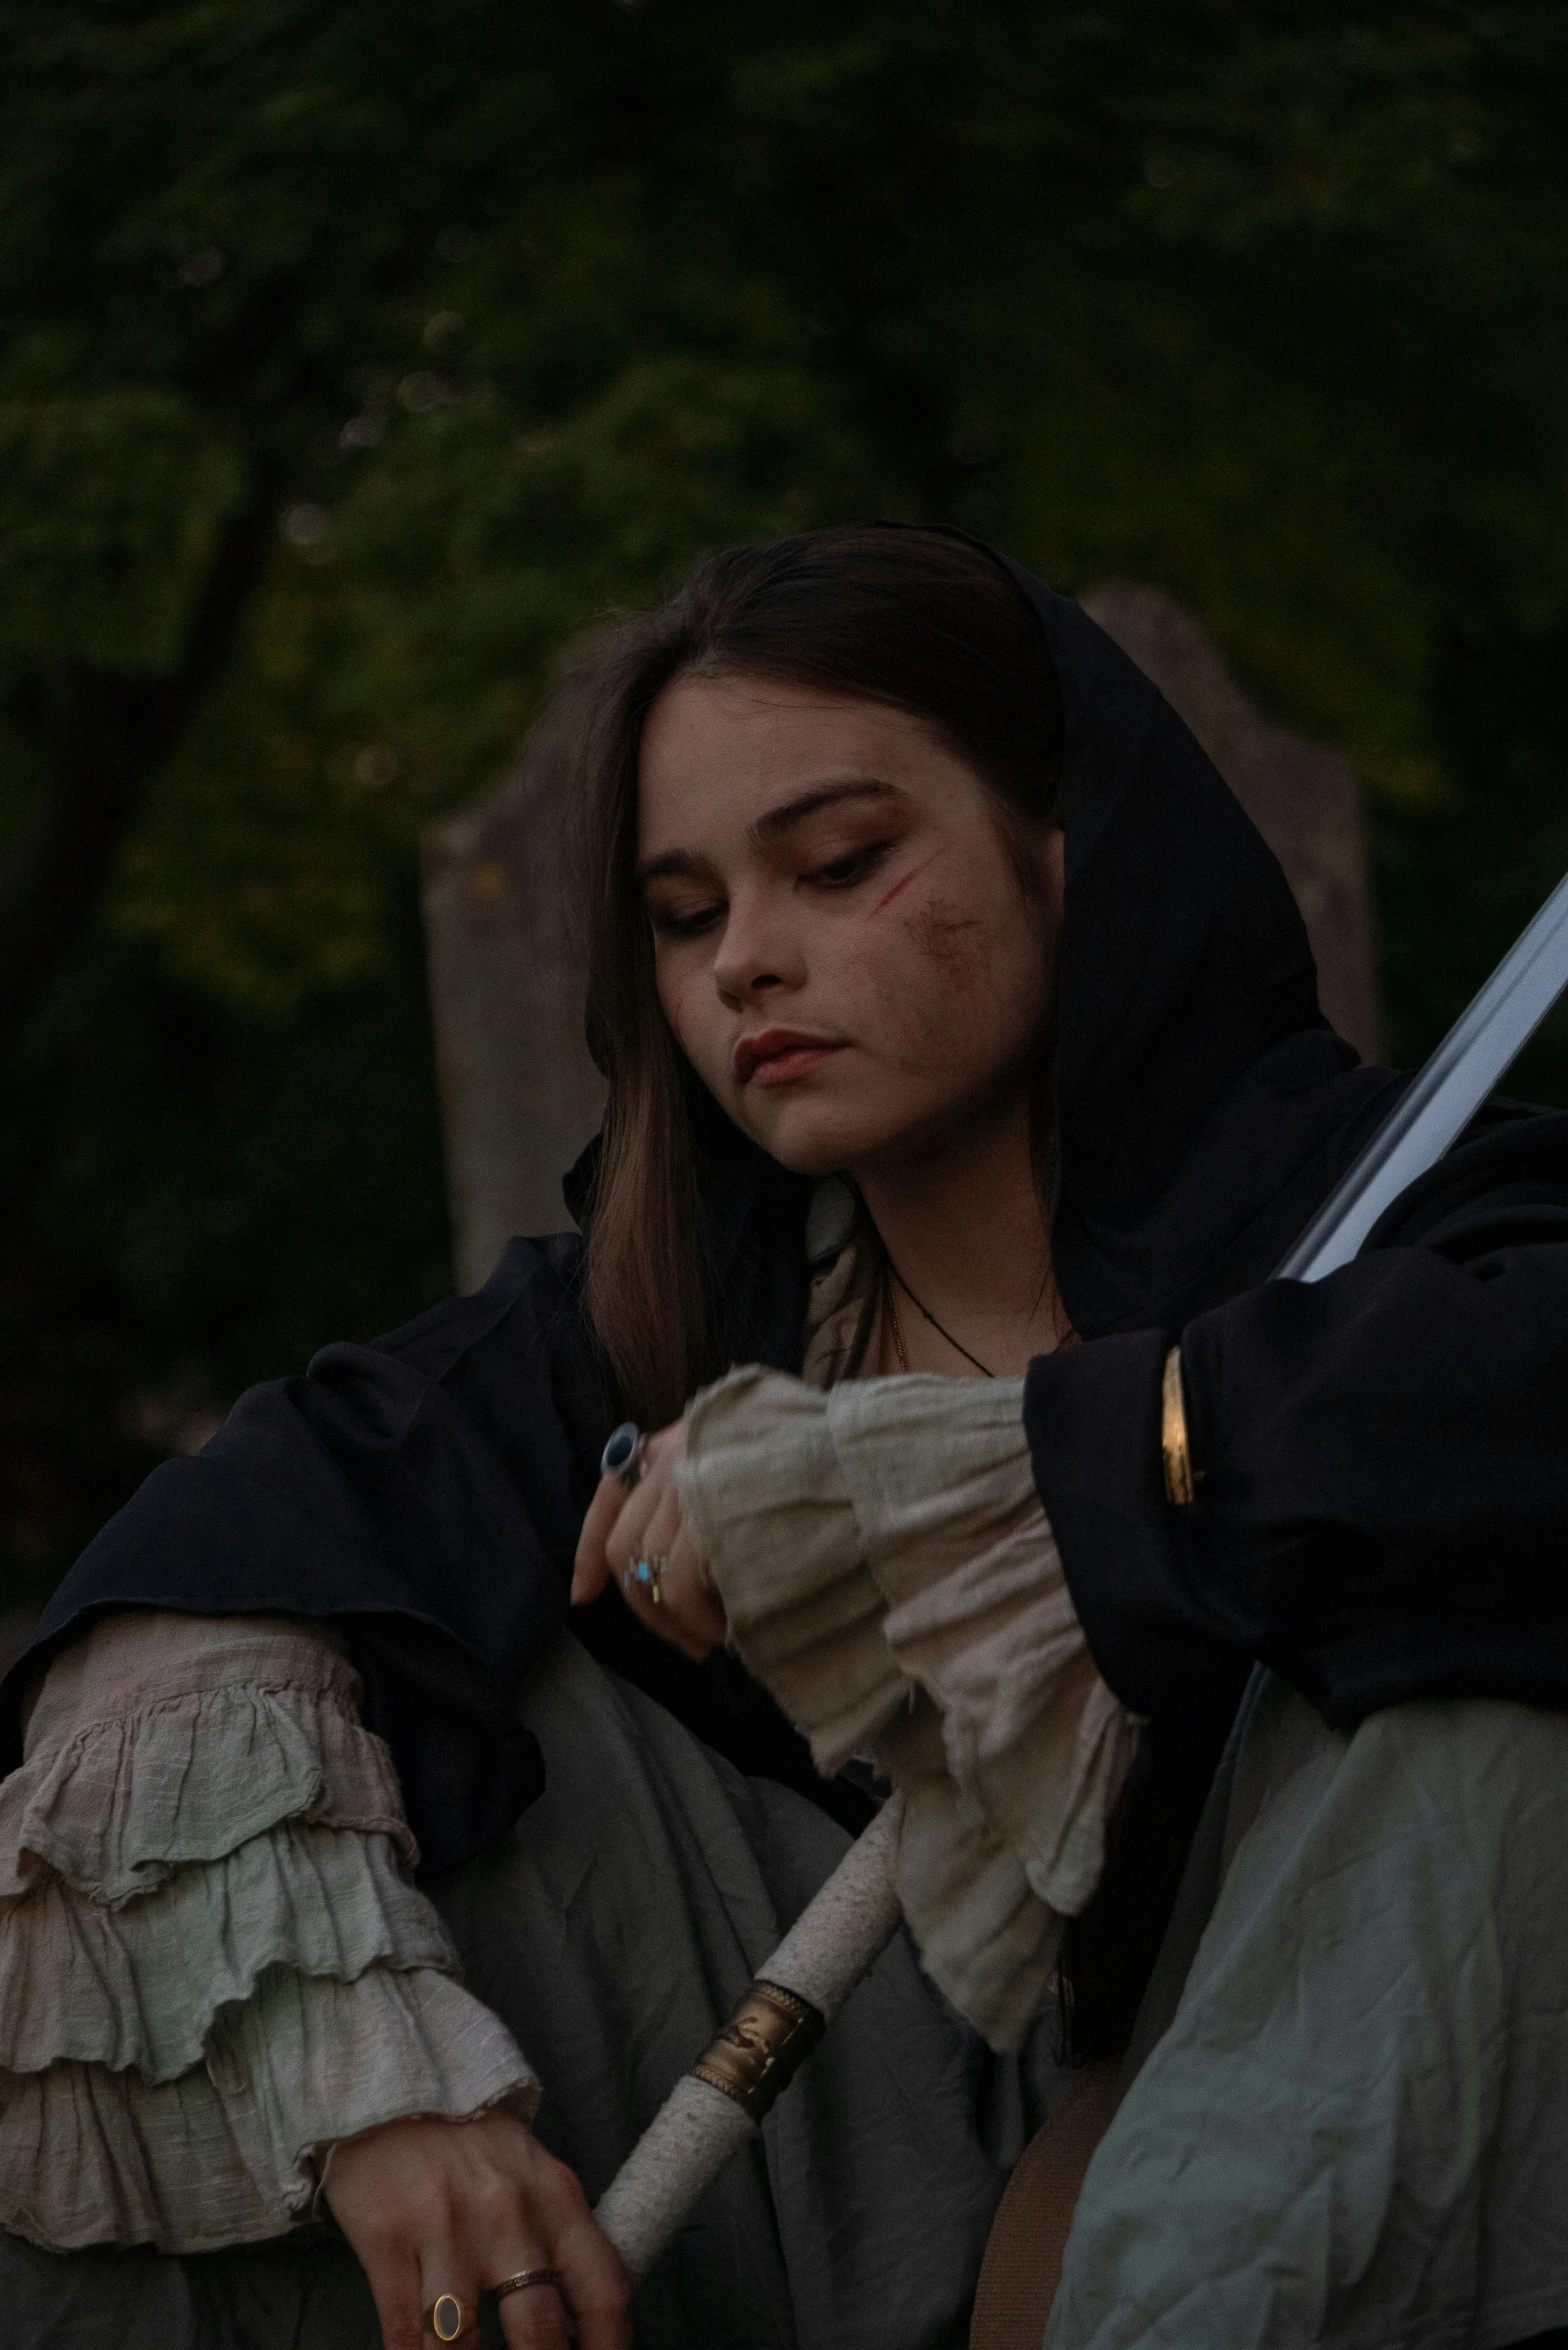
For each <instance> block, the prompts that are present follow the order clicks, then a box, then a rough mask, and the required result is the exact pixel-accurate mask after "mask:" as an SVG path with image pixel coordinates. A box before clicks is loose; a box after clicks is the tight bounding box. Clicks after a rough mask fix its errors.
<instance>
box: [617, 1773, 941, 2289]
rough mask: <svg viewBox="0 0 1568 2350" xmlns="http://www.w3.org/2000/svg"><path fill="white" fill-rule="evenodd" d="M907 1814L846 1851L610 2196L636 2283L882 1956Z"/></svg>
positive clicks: (894, 1811) (883, 1817) (893, 1911)
mask: <svg viewBox="0 0 1568 2350" xmlns="http://www.w3.org/2000/svg"><path fill="white" fill-rule="evenodd" d="M903 1808H904V1807H903V1799H902V1798H901V1797H900V1796H897V1795H895V1796H893V1797H892V1798H891V1799H890V1801H889V1802H887V1803H885V1804H884V1805H883V1807H882V1809H881V1811H880V1812H878V1814H877V1816H876V1818H875V1819H874V1820H873V1821H872V1823H871V1825H870V1827H869V1828H867V1829H866V1831H865V1833H864V1834H863V1835H862V1836H861V1837H859V1838H858V1840H857V1841H856V1842H855V1843H854V1844H852V1845H851V1846H850V1848H849V1850H848V1852H846V1853H845V1855H844V1858H843V1859H842V1860H841V1861H840V1862H839V1865H838V1867H837V1868H836V1869H835V1870H834V1872H833V1874H832V1876H831V1877H829V1879H828V1881H827V1883H826V1884H825V1885H824V1886H823V1887H822V1888H821V1890H820V1892H818V1893H817V1895H816V1897H815V1898H814V1899H813V1900H812V1901H811V1902H809V1903H808V1904H807V1906H806V1908H805V1909H803V1910H802V1911H801V1914H800V1916H799V1917H798V1918H797V1919H796V1921H795V1923H794V1925H793V1926H791V1928H790V1930H789V1932H788V1933H787V1934H786V1935H785V1937H784V1939H783V1941H782V1942H781V1943H780V1944H779V1946H778V1948H777V1950H775V1951H774V1953H773V1955H772V1957H771V1958H770V1959H768V1960H767V1962H766V1964H765V1965H764V1966H763V1968H762V1971H761V1973H760V1974H759V1975H758V1977H757V1979H756V1981H755V1982H753V1983H752V1984H751V1986H750V1987H749V1989H748V1990H747V1991H746V1992H745V1994H744V1995H743V1996H742V1998H741V1999H740V2001H739V2003H738V2004H737V2006H736V2009H735V2012H734V2014H733V2015H732V2016H731V2018H730V2020H729V2022H728V2023H727V2024H726V2025H725V2026H724V2029H723V2030H722V2031H721V2032H720V2033H719V2035H718V2037H717V2038H716V2039H715V2040H713V2041H712V2042H711V2043H710V2044H709V2046H708V2047H707V2048H706V2049H705V2050H704V2051H703V2053H702V2055H701V2056H700V2057H699V2058H698V2059H697V2062H696V2063H695V2064H694V2065H693V2066H692V2069H691V2071H690V2072H689V2073H683V2074H682V2076H681V2078H680V2079H679V2080H678V2081H677V2082H676V2084H675V2086H674V2088H673V2089H672V2090H671V2091H670V2094H669V2096H668V2097H667V2098H666V2099H665V2101H664V2103H663V2105H662V2106H661V2107H660V2109H659V2111H658V2113H657V2114H655V2116H654V2118H653V2120H652V2122H651V2123H650V2124H649V2126H648V2128H647V2129H646V2130H645V2131H644V2132H643V2134H642V2136H641V2138H639V2139H638V2141H637V2144H636V2145H635V2146H634V2147H633V2148H632V2151H631V2153H630V2154H629V2155H628V2156H627V2158H626V2161H625V2162H624V2163H623V2164H622V2166H621V2168H620V2170H619V2171H618V2172H617V2173H616V2176H615V2177H614V2178H613V2179H612V2180H611V2182H610V2184H609V2186H608V2187H607V2188H606V2189H605V2192H604V2195H603V2198H602V2200H601V2201H600V2203H599V2205H598V2209H597V2214H596V2216H597V2218H598V2221H599V2224H600V2226H601V2227H602V2228H603V2230H604V2232H605V2234H606V2235H607V2236H608V2237H609V2239H610V2241H611V2243H612V2244H613V2245H614V2246H615V2248H616V2250H617V2252H619V2254H620V2256H621V2258H622V2259H623V2260H624V2261H625V2263H626V2267H627V2270H628V2272H629V2274H630V2275H631V2276H632V2277H633V2278H634V2279H635V2278H638V2277H643V2276H646V2275H647V2273H648V2271H649V2269H650V2268H651V2267H652V2266H653V2264H654V2262H655V2261H656V2260H657V2259H658V2257H659V2255H660V2253H661V2252H662V2251H663V2250H664V2248H665V2246H666V2245H667V2244H668V2243H669V2242H670V2240H671V2238H672V2237H673V2236H674V2235H675V2233H676V2230H677V2229H678V2228H679V2227H680V2225H681V2222H682V2221H683V2220H684V2219H685V2217H686V2215H687V2213H688V2212H689V2211H690V2210H691V2209H692V2207H693V2205H694V2204H695V2203H696V2202H697V2201H698V2199H699V2198H700V2197H701V2196H702V2195H703V2194H704V2192H705V2191H706V2190H707V2188H708V2187H709V2186H711V2184H712V2183H713V2181H714V2180H715V2179H716V2178H717V2177H718V2175H719V2173H720V2171H721V2170H723V2168H724V2166H725V2165H726V2163H728V2162H729V2161H730V2160H731V2158H732V2157H733V2156H734V2155H736V2154H738V2153H739V2152H740V2150H741V2148H742V2147H743V2146H744V2145H746V2144H747V2142H748V2141H749V2140H750V2139H752V2138H754V2137H755V2136H756V2134H757V2132H758V2130H759V2129H760V2128H761V2127H762V2122H763V2119H764V2116H765V2115H766V2114H767V2113H768V2112H769V2111H770V2109H771V2107H772V2106H773V2104H774V2102H775V2100H776V2099H777V2097H778V2096H779V2094H780V2092H781V2091H782V2090H784V2089H786V2088H787V2087H788V2086H789V2084H790V2082H791V2081H792V2080H793V2079H794V2077H795V2074H796V2072H797V2070H798V2069H799V2067H800V2065H801V2063H802V2062H803V2061H804V2059H805V2058H806V2057H807V2056H809V2055H810V2053H811V2051H812V2049H813V2048H815V2047H816V2045H817V2042H818V2041H819V2040H820V2039H821V2037H822V2035H823V2033H824V2032H825V2031H826V2030H827V2028H828V2025H829V2024H830V2023H831V2022H832V2021H833V2018H834V2017H835V2016H836V2015H837V2013H838V2011H839V2009H840V2008H841V2007H842V2006H843V2004H844V2002H845V2000H846V1999H847V1998H848V1997H849V1994H850V1993H851V1991H853V1989H854V1988H855V1985H856V1984H857V1983H858V1982H859V1981H860V1978H861V1976H862V1975H864V1974H865V1973H866V1972H867V1971H868V1969H869V1968H870V1967H871V1966H872V1965H873V1964H874V1963H875V1961H876V1959H877V1957H878V1955H879V1953H880V1952H881V1951H882V1950H883V1949H884V1947H885V1946H886V1944H887V1942H888V1939H889V1937H890V1936H891V1934H892V1932H893V1929H894V1927H895V1926H896V1925H897V1924H898V1916H899V1909H898V1894H897V1892H896V1891H895V1890H894V1885H893V1862H894V1856H895V1854H896V1852H897V1850H898V1830H899V1821H900V1819H901V1817H902V1814H903Z"/></svg>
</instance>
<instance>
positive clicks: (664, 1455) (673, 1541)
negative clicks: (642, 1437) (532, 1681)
mask: <svg viewBox="0 0 1568 2350" xmlns="http://www.w3.org/2000/svg"><path fill="white" fill-rule="evenodd" d="M685 1449H686V1433H685V1430H684V1429H683V1427H682V1426H681V1423H680V1422H679V1421H678V1420H677V1421H676V1422H675V1423H674V1425H673V1426H672V1427H669V1428H661V1429H660V1430H659V1431H658V1433H657V1435H654V1436H650V1437H649V1438H648V1440H647V1446H646V1449H645V1451H644V1453H643V1473H642V1475H641V1477H640V1478H639V1479H638V1481H637V1483H636V1484H635V1485H634V1486H633V1487H632V1489H631V1491H630V1493H628V1492H627V1490H626V1488H625V1486H624V1485H623V1484H622V1483H621V1480H620V1478H619V1477H615V1476H611V1477H605V1478H602V1479H601V1480H600V1484H599V1490H598V1492H597V1493H596V1494H595V1495H594V1497H593V1501H592V1503H591V1504H590V1505H589V1510H588V1515H587V1517H586V1518H584V1520H583V1530H582V1533H581V1534H580V1536H579V1537H578V1542H577V1564H576V1570H575V1572H574V1574H573V1576H572V1604H573V1605H574V1606H575V1607H581V1606H582V1605H583V1604H584V1602H585V1601H587V1600H590V1599H597V1598H598V1596H599V1594H600V1592H601V1591H602V1590H603V1589H604V1587H605V1585H606V1583H608V1582H609V1581H610V1579H611V1577H612V1576H613V1577H614V1579H615V1581H616V1582H617V1583H618V1584H619V1586H620V1588H621V1591H622V1593H623V1595H624V1597H625V1600H626V1604H627V1606H628V1607H629V1608H630V1609H631V1610H632V1613H633V1614H634V1615H636V1616H639V1617H640V1618H641V1619H642V1621H643V1623H645V1624H646V1625H647V1627H648V1629H649V1631H650V1632H657V1633H658V1635H659V1637H660V1639H661V1640H668V1641H669V1642H670V1644H671V1646H672V1647H675V1648H678V1649H679V1650H680V1651H681V1654H682V1655H683V1656H689V1657H691V1658H692V1659H693V1661H694V1662H697V1661H700V1660H701V1659H702V1658H703V1657H705V1656H706V1655H707V1654H708V1652H709V1650H710V1649H714V1648H718V1647H721V1646H722V1645H723V1642H724V1639H725V1637H726V1632H727V1626H726V1624H725V1621H724V1610H723V1608H722V1607H721V1606H720V1605H719V1602H718V1597H717V1595H716V1593H715V1592H714V1589H713V1585H712V1584H711V1583H710V1582H709V1580H708V1571H707V1569H706V1567H705V1566H704V1565H703V1563H702V1560H701V1558H700V1557H699V1556H698V1554H697V1546H696V1544H695V1543H694V1542H693V1540H692V1538H691V1533H690V1530H689V1529H688V1527H687V1525H686V1523H685V1521H684V1519H683V1518H682V1516H681V1497H680V1495H679V1493H678V1492H677V1491H676V1489H675V1464H676V1462H677V1461H678V1460H679V1459H680V1457H681V1454H682V1453H683V1452H684V1451H685ZM643 1560H646V1561H647V1563H648V1565H649V1566H650V1567H651V1568H652V1569H653V1570H654V1574H653V1576H651V1577H650V1578H649V1579H648V1580H646V1581H643V1580H639V1579H638V1578H637V1577H636V1576H633V1575H631V1574H630V1573H629V1570H630V1569H631V1568H632V1567H633V1566H635V1565H636V1564H638V1563H639V1562H640V1561H643ZM655 1578H656V1579H655ZM655 1592H657V1593H658V1597H657V1598H655V1597H654V1594H655Z"/></svg>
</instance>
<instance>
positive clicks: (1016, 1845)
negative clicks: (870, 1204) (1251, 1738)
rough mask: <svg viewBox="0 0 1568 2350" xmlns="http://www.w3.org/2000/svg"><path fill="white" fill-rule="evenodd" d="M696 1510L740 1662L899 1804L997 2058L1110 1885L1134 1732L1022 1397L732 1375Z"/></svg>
mask: <svg viewBox="0 0 1568 2350" xmlns="http://www.w3.org/2000/svg"><path fill="white" fill-rule="evenodd" d="M686 1446H687V1450H686V1458H685V1460H684V1461H683V1462H682V1463H681V1465H680V1467H679V1469H678V1471H677V1477H678V1480H679V1484H680V1492H681V1502H682V1507H683V1510H684V1512H685V1514H686V1517H687V1520H688V1522H689V1524H690V1525H691V1528H692V1531H693V1533H694V1535H695V1537H696V1540H697V1542H698V1544H699V1546H700V1548H701V1550H702V1552H703V1555H704V1557H705V1558H706V1559H707V1560H708V1562H709V1565H710V1568H711V1571H712V1575H713V1579H714V1583H715V1586H716V1587H717V1589H718V1592H719V1594H720V1597H721V1598H722V1600H723V1602H724V1608H725V1613H726V1616H727V1617H728V1620H729V1627H730V1636H731V1638H732V1640H733V1642H734V1644H735V1646H736V1648H737V1649H738V1650H739V1652H740V1654H741V1656H742V1658H743V1659H744V1660H745V1662H746V1664H747V1665H748V1666H749V1667H750V1668H751V1670H752V1671H753V1672H754V1673H756V1674H757V1676H758V1678H759V1679H760V1680H762V1681H763V1682H765V1683H766V1684H767V1686H768V1687H769V1688H770V1689H771V1690H772V1691H773V1694H774V1695H775V1696H776V1697H777V1699H778V1700H779V1703H780V1704H781V1705H782V1706H783V1708H784V1710H785V1712H786V1713H788V1715H789V1716H790V1718H791V1720H792V1721H794V1722H796V1723H798V1724H799V1725H800V1727H801V1728H802V1729H803V1730H805V1731H806V1732H807V1733H808V1734H809V1736H810V1739H811V1746H812V1753H813V1756H814V1757H815V1760H816V1762H817V1766H818V1768H819V1769H820V1770H823V1771H834V1770H837V1769H838V1768H839V1767H840V1766H841V1765H842V1764H843V1763H844V1762H845V1761H847V1760H848V1758H849V1757H850V1755H852V1754H854V1753H857V1752H869V1753H870V1754H871V1755H872V1756H873V1758H874V1759H875V1760H876V1762H877V1763H878V1764H879V1766H880V1767H881V1768H882V1769H883V1770H884V1771H885V1772H886V1774H887V1775H888V1777H889V1778H890V1779H891V1780H892V1781H893V1782H894V1784H895V1785H896V1786H898V1787H899V1788H901V1789H902V1791H903V1794H904V1799H905V1811H904V1827H903V1831H902V1836H901V1840H900V1845H899V1854H898V1883H899V1896H900V1899H901V1900H902V1902H903V1906H904V1914H905V1916H906V1918H907V1919H908V1921H909V1925H910V1928H911V1931H912V1932H913V1934H914V1936H915V1940H916V1943H917V1944H918V1946H919V1949H920V1954H921V1958H922V1961H923V1962H924V1964H925V1966H926V1968H927V1971H928V1972H929V1973H930V1974H931V1975H932V1977H933V1978H934V1979H935V1981H936V1982H937V1983H938V1984H940V1986H941V1988H942V1989H943V1990H944V1991H945V1992H946V1993H947V1995H948V1997H949V1998H950V1999H951V2000H952V2001H953V2003H954V2005H955V2006H956V2007H958V2008H959V2009H960V2010H961V2011H962V2013H963V2014H965V2015H966V2016H968V2018H969V2020H970V2021H971V2022H972V2023H973V2024H974V2025H975V2026H976V2027H977V2028H978V2029H979V2030H980V2031H981V2032H983V2033H984V2035H985V2037H986V2038H987V2039H988V2040H989V2041H990V2042H991V2044H992V2046H993V2047H996V2048H1011V2047H1016V2046H1017V2045H1018V2043H1019V2042H1020V2041H1021V2039H1022V2038H1023V2036H1024V2034H1025V2032H1026V2031H1027V2030H1028V2027H1029V2025H1030V2023H1031V2022H1032V2020H1033V2018H1034V2017H1035V2015H1036V2014H1037V2013H1038V2011H1039V2008H1040V2006H1041V2004H1042V2002H1043V2000H1044V1998H1045V1996H1046V1994H1047V1991H1048V1990H1049V1987H1050V1982H1051V1977H1052V1975H1053V1973H1054V1970H1055V1966H1056V1959H1057V1954H1058V1950H1059V1947H1060V1943H1061V1934H1062V1921H1063V1920H1064V1919H1065V1918H1068V1917H1071V1916H1074V1915H1076V1913H1077V1912H1078V1911H1079V1910H1081V1909H1082V1908H1083V1907H1084V1905H1085V1903H1086V1902H1087V1901H1088V1899H1089V1897H1090V1895H1091V1894H1092V1893H1093V1891H1094V1888H1095V1886H1096V1884H1097V1883H1098V1881H1099V1876H1100V1870H1101V1866H1102V1863H1103V1859H1104V1849H1105V1829H1106V1822H1107V1819H1108V1817H1109V1814H1110V1810H1111V1806H1112V1805H1113V1803H1114V1802H1115V1799H1116V1796H1117V1794H1118V1793H1119V1792H1120V1789H1121V1785H1122V1782H1123V1780H1124V1778H1125V1776H1126V1773H1127V1769H1128V1765H1129V1764H1130V1762H1131V1760H1132V1756H1133V1753H1134V1750H1135V1747H1136V1742H1137V1731H1138V1724H1137V1722H1136V1720H1135V1718H1134V1717H1133V1716H1132V1715H1130V1714H1129V1713H1128V1712H1127V1711H1126V1709H1125V1707H1123V1706H1122V1705H1120V1704H1119V1703H1118V1702H1117V1700H1116V1699H1115V1698H1114V1697H1113V1696H1112V1695H1111V1692H1110V1691H1109V1690H1108V1689H1107V1688H1106V1686H1105V1683H1104V1682H1103V1681H1102V1680H1101V1679H1100V1676H1099V1674H1098V1673H1097V1672H1096V1670H1095V1667H1094V1662H1093V1659H1092V1658H1091V1657H1090V1655H1089V1650H1088V1645H1087V1643H1086V1641H1085V1639H1084V1636H1083V1631H1082V1628H1081V1627H1080V1625H1079V1622H1078V1618H1077V1615H1076V1613H1075V1611H1074V1608H1073V1604H1072V1599H1071V1597H1070V1595H1069V1593H1068V1589H1067V1585H1066V1581H1065V1578H1064V1577H1063V1574H1062V1568H1061V1561H1060V1559H1059V1558H1058V1556H1057V1550H1056V1544H1055V1541H1054V1540H1053V1538H1052V1535H1051V1530H1050V1527H1049V1526H1048V1524H1047V1523H1046V1520H1045V1516H1044V1513H1043V1511H1042V1510H1041V1507H1040V1502H1039V1497H1038V1495H1037V1493H1036V1490H1035V1484H1034V1478H1033V1475H1032V1473H1031V1470H1030V1465H1029V1452H1028V1444H1027V1440H1026V1438H1025V1435H1024V1428H1023V1382H1022V1380H1020V1379H994V1380H979V1379H976V1380H955V1379H940V1378H932V1377H927V1376H916V1377H911V1378H900V1379H868V1380H849V1381H846V1382H844V1383H843V1384H841V1385H839V1386H837V1387H834V1388H832V1389H831V1390H830V1391H829V1392H827V1393H826V1394H824V1393H821V1392H819V1391H818V1390H817V1389H816V1388H814V1387H811V1386H808V1385H806V1384H805V1383H804V1382H803V1381H801V1380H798V1379H791V1378H788V1377H786V1376H785V1375H784V1374H782V1373H780V1372H774V1371H763V1370H757V1369H748V1370H742V1371H734V1372H731V1374H730V1375H729V1377H728V1378H726V1379H722V1380H720V1381H719V1382H718V1384H717V1385H716V1386H713V1387H710V1388H707V1389H705V1390H704V1391H703V1393H702V1394H701V1395H699V1396H697V1397H695V1398H694V1400H693V1401H692V1403H691V1404H690V1405H688V1407H687V1411H686Z"/></svg>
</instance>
